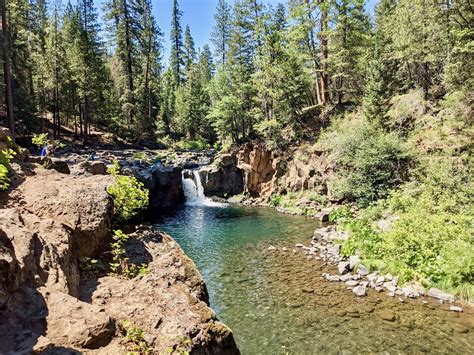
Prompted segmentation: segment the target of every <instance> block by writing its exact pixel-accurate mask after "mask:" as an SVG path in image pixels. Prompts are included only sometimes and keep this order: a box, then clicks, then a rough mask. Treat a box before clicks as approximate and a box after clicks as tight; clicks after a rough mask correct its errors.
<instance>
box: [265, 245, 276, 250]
mask: <svg viewBox="0 0 474 355" xmlns="http://www.w3.org/2000/svg"><path fill="white" fill-rule="evenodd" d="M267 250H268V251H275V250H276V247H274V246H273V245H270V246H269V247H268V249H267Z"/></svg>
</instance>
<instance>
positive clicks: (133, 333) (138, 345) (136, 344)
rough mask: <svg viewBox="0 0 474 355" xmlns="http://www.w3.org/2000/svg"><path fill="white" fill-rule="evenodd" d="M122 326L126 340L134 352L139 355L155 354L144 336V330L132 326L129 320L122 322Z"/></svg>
mask: <svg viewBox="0 0 474 355" xmlns="http://www.w3.org/2000/svg"><path fill="white" fill-rule="evenodd" d="M120 325H121V328H122V330H123V332H124V333H125V340H126V341H127V342H128V343H129V344H130V345H131V348H132V351H134V352H137V353H139V354H151V353H152V352H153V349H152V348H151V347H150V346H149V345H148V343H147V342H146V340H145V338H144V336H143V334H144V332H143V329H141V328H139V327H134V326H132V323H131V322H130V321H129V320H128V319H127V320H124V321H122V322H121V324H120Z"/></svg>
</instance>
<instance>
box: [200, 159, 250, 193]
mask: <svg viewBox="0 0 474 355" xmlns="http://www.w3.org/2000/svg"><path fill="white" fill-rule="evenodd" d="M199 175H200V176H201V182H202V185H203V188H204V194H205V195H206V196H218V197H227V196H233V195H238V194H240V193H242V192H244V176H243V171H242V169H240V168H239V167H237V157H236V156H235V155H232V154H223V155H220V156H219V158H218V159H217V160H216V161H215V162H214V164H212V165H209V166H206V167H204V168H201V169H200V170H199Z"/></svg>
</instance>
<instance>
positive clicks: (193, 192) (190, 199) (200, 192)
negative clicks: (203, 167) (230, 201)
mask: <svg viewBox="0 0 474 355" xmlns="http://www.w3.org/2000/svg"><path fill="white" fill-rule="evenodd" d="M186 172H188V173H189V172H192V174H193V178H188V177H185V176H186V175H188V174H186ZM182 181H183V191H184V197H185V198H186V205H187V206H208V207H225V206H226V204H225V203H219V202H214V201H212V200H211V199H210V198H208V197H206V196H205V195H204V187H203V186H202V182H201V176H200V175H199V171H198V170H187V171H183V177H182Z"/></svg>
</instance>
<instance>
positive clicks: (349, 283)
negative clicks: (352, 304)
mask: <svg viewBox="0 0 474 355" xmlns="http://www.w3.org/2000/svg"><path fill="white" fill-rule="evenodd" d="M358 284H359V281H355V280H349V281H346V285H347V286H350V287H354V286H357V285H358Z"/></svg>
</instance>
